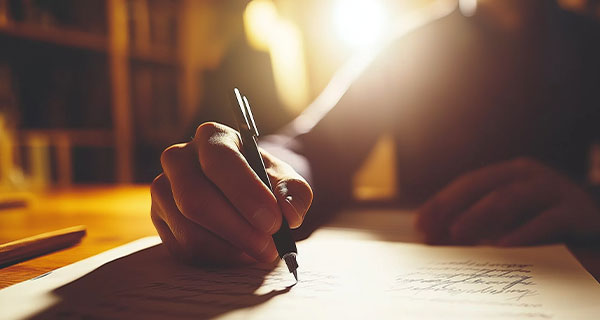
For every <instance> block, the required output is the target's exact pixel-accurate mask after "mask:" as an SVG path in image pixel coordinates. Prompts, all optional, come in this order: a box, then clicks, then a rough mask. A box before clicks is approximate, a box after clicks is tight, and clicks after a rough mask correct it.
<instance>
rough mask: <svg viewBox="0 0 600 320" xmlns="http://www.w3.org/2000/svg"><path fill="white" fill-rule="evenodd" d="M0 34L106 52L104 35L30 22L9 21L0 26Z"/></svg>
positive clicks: (106, 45)
mask: <svg viewBox="0 0 600 320" xmlns="http://www.w3.org/2000/svg"><path fill="white" fill-rule="evenodd" d="M0 34H5V35H7V36H11V37H17V38H23V39H28V40H34V41H40V42H46V43H50V44H56V45H59V46H64V47H70V48H77V49H85V50H92V51H98V52H106V51H107V48H108V40H107V38H106V36H103V35H98V34H93V33H89V32H84V31H77V30H69V29H64V28H62V29H61V28H56V27H42V26H38V25H34V24H31V23H22V22H12V21H11V22H9V23H7V24H5V25H3V26H0Z"/></svg>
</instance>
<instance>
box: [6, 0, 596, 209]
mask: <svg viewBox="0 0 600 320" xmlns="http://www.w3.org/2000/svg"><path fill="white" fill-rule="evenodd" d="M549 1H550V0H549ZM560 4H561V5H562V6H563V7H565V8H568V9H569V10H573V11H577V12H579V13H581V14H584V15H589V16H595V17H600V4H599V3H598V1H585V0H561V1H560ZM457 5H460V7H461V10H463V12H464V13H465V14H469V12H470V10H471V11H472V10H473V8H474V7H475V6H476V0H461V1H457V0H437V1H434V0H302V1H298V0H252V1H243V0H177V1H175V0H86V1H78V0H54V1H44V0H0V190H1V191H5V190H9V191H10V190H32V189H45V188H55V187H69V186H72V185H78V184H114V183H118V184H128V183H147V182H150V181H152V179H153V178H154V177H155V176H156V175H157V174H159V173H160V171H161V169H160V161H159V156H160V153H161V151H162V150H163V149H164V148H165V147H167V146H169V145H171V144H173V143H177V142H182V141H186V140H189V139H190V138H191V137H192V136H193V134H194V131H195V128H196V126H197V125H198V124H200V123H202V122H204V121H220V122H224V123H227V124H231V115H230V109H229V108H230V107H229V100H228V96H227V94H228V93H229V91H230V90H231V88H232V87H233V86H239V87H240V88H241V89H242V90H243V91H244V92H245V94H246V95H247V96H248V97H249V99H250V101H251V103H252V105H253V110H254V112H255V117H256V118H257V120H258V127H259V129H260V130H261V131H262V132H261V134H263V135H264V134H269V133H272V132H275V131H276V130H277V129H279V128H280V127H281V126H282V125H284V124H285V123H287V122H288V121H289V120H291V119H293V118H294V117H295V116H297V115H298V114H300V113H301V112H302V110H303V109H304V108H306V107H307V106H308V105H309V104H310V103H311V102H312V101H313V100H314V99H315V98H316V97H317V96H318V95H319V94H320V93H321V92H322V90H323V89H324V88H325V87H326V86H327V84H328V83H329V82H330V80H331V79H332V77H333V76H334V75H335V74H336V72H340V70H343V69H344V68H346V69H347V68H348V66H350V67H351V66H352V64H358V62H357V61H359V60H353V59H355V58H356V57H368V56H372V55H373V54H375V53H376V51H377V48H378V47H380V46H382V45H384V44H385V42H386V41H390V40H391V39H393V38H394V37H396V36H398V35H400V34H401V33H402V31H403V30H404V31H405V30H406V29H407V28H409V27H410V25H411V23H412V22H413V21H414V17H415V16H417V17H421V18H423V19H427V17H428V15H429V16H431V17H433V16H435V15H436V14H439V13H440V12H442V11H444V10H452V8H454V7H456V6H457ZM432 8H435V10H432ZM392 156H393V153H392V152H391V151H390V150H389V146H388V145H386V143H385V140H383V141H382V143H381V144H379V145H378V146H377V147H376V148H375V155H374V156H372V157H371V158H369V160H368V161H367V164H366V166H367V167H368V166H381V163H383V165H385V164H386V163H387V164H389V167H390V170H392V167H393V165H392V164H393V160H391V159H389V158H390V157H392ZM386 159H387V160H386ZM377 161H379V163H380V164H374V163H376V162H377ZM379 171H380V172H382V170H379ZM393 176H394V174H380V176H379V177H377V176H373V175H366V174H362V177H363V180H365V179H366V180H368V179H371V180H375V182H374V183H375V184H376V183H380V184H381V183H383V184H386V183H387V184H390V183H393V181H388V180H389V179H388V178H387V177H393ZM360 177H361V174H360V173H359V175H358V178H357V179H359V180H360V179H361V178H360ZM390 179H391V178H390ZM363 182H365V183H367V184H368V183H369V181H363ZM371 182H373V181H371ZM388 187H389V186H388ZM388 189H389V188H388ZM364 190H366V191H365V192H363V193H360V192H359V197H360V195H361V194H362V195H363V196H365V197H368V196H369V194H370V193H369V190H371V189H364ZM390 192H391V191H390ZM373 194H374V193H373ZM379 194H381V193H379Z"/></svg>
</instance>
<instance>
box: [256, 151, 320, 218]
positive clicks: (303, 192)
mask: <svg viewBox="0 0 600 320" xmlns="http://www.w3.org/2000/svg"><path fill="white" fill-rule="evenodd" d="M261 153H262V155H263V159H264V161H265V167H266V168H267V173H268V175H269V179H270V180H271V185H272V186H273V192H274V194H275V198H276V199H277V203H278V204H279V208H280V209H281V212H282V214H283V216H284V217H285V219H286V220H287V222H288V224H289V225H290V228H293V229H295V228H298V227H300V225H301V224H302V221H304V217H305V216H306V213H307V212H308V209H309V208H310V205H311V203H312V199H313V192H312V189H311V188H310V185H309V184H308V182H306V180H305V179H304V178H303V177H302V176H301V175H300V174H299V173H298V172H296V170H294V169H293V168H292V167H291V166H290V165H289V164H287V163H285V162H283V161H281V160H279V159H277V158H276V157H274V156H272V155H270V154H269V153H267V152H265V151H264V150H261Z"/></svg>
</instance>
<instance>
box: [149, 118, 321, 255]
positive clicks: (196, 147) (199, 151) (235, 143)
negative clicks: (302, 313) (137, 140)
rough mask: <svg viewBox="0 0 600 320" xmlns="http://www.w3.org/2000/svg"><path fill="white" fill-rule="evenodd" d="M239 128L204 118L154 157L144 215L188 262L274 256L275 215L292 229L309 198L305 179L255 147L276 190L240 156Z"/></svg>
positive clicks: (298, 223) (302, 217)
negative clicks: (157, 161)
mask: <svg viewBox="0 0 600 320" xmlns="http://www.w3.org/2000/svg"><path fill="white" fill-rule="evenodd" d="M240 144H241V143H240V139H239V135H238V133H237V132H236V131H235V130H233V129H231V128H229V127H227V126H224V125H220V124H217V123H204V124H202V125H200V126H199V127H198V129H197V130H196V136H195V137H194V139H193V140H192V141H191V142H188V143H182V144H177V145H173V146H171V147H169V148H167V149H166V150H165V151H164V152H163V154H162V156H161V164H162V167H163V171H164V173H162V174H160V175H159V176H158V177H156V179H154V181H153V182H152V186H151V194H152V209H151V217H152V222H153V223H154V226H155V227H156V230H157V231H158V234H159V235H160V237H161V239H162V241H163V242H164V243H165V245H166V246H167V247H168V248H169V250H170V251H171V252H172V253H173V254H174V255H175V256H177V257H180V258H182V259H184V260H186V261H188V262H193V263H201V264H236V263H250V262H255V261H262V262H270V261H273V260H274V259H275V258H276V257H277V251H276V249H275V245H274V244H273V240H272V238H271V234H273V233H275V232H276V231H277V230H279V227H280V225H281V217H282V214H283V215H284V216H285V218H286V219H287V221H288V223H289V225H290V227H292V228H297V227H299V226H300V224H302V221H303V219H304V216H305V214H306V212H307V211H308V208H309V206H310V204H311V202H312V191H311V188H310V186H309V185H308V183H307V182H306V181H305V180H304V179H303V178H302V177H301V176H300V175H299V174H298V173H296V172H295V171H294V170H293V169H292V167H290V166H289V165H287V164H286V163H284V162H283V161H281V160H279V159H277V158H275V157H273V156H271V155H269V154H268V153H267V152H265V151H264V150H261V153H262V156H263V160H264V162H265V167H266V169H267V173H268V174H269V178H270V181H271V184H272V185H273V187H274V189H275V195H273V193H272V192H271V191H270V190H269V189H268V188H267V186H265V185H264V184H263V183H262V181H261V180H260V178H259V177H258V176H257V175H256V174H255V173H254V171H252V169H251V168H250V166H249V165H248V163H247V162H246V159H245V158H244V157H243V155H242V154H241V153H240V147H241V145H240Z"/></svg>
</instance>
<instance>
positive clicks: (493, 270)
mask: <svg viewBox="0 0 600 320" xmlns="http://www.w3.org/2000/svg"><path fill="white" fill-rule="evenodd" d="M393 289H394V290H397V291H405V292H412V293H413V294H416V295H418V294H423V293H425V294H436V293H437V294H438V295H441V294H443V295H444V296H450V297H460V298H464V297H468V296H474V295H477V296H478V298H481V297H482V296H490V297H495V298H498V300H499V301H500V300H504V301H514V302H527V298H529V297H533V296H536V295H538V290H537V288H536V283H535V281H534V280H533V265H531V264H507V263H492V262H475V261H470V260H467V261H447V262H435V263H431V264H428V265H426V266H424V267H421V268H419V269H417V270H416V271H413V272H409V273H406V274H402V275H400V276H398V277H397V278H396V281H395V283H394V288H393Z"/></svg>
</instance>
